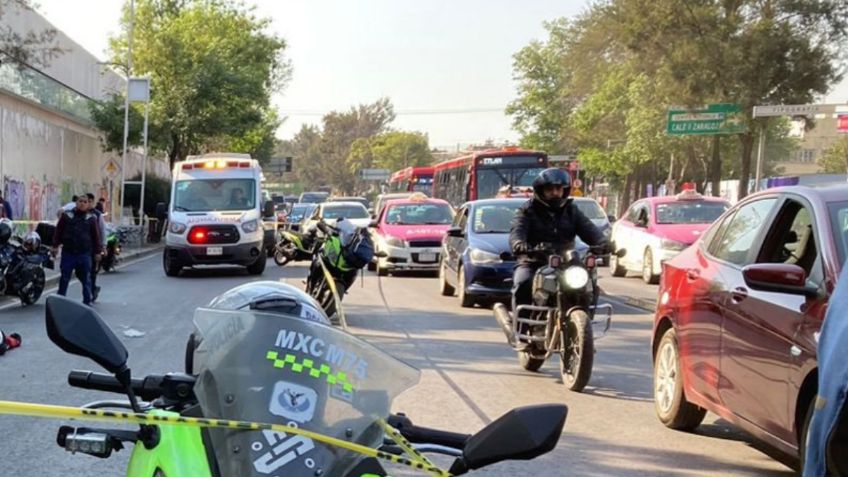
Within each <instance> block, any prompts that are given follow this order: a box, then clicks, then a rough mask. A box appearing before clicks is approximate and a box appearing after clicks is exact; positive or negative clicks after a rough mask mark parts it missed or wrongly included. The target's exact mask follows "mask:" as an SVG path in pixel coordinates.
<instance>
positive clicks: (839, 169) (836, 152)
mask: <svg viewBox="0 0 848 477" xmlns="http://www.w3.org/2000/svg"><path fill="white" fill-rule="evenodd" d="M819 165H820V166H821V167H822V168H823V169H824V171H825V172H827V173H831V174H844V173H846V172H848V136H845V137H841V138H839V141H837V142H836V144H834V145H833V146H831V147H829V148H828V149H827V150H826V151H825V152H824V154H822V157H820V158H819Z"/></svg>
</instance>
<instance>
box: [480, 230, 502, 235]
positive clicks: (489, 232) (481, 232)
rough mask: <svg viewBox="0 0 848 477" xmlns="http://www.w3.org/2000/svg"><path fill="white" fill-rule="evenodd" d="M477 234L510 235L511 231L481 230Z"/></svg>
mask: <svg viewBox="0 0 848 477" xmlns="http://www.w3.org/2000/svg"><path fill="white" fill-rule="evenodd" d="M474 233H475V234H508V233H509V230H481V231H479V232H474Z"/></svg>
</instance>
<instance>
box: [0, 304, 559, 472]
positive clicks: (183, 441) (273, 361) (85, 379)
mask: <svg viewBox="0 0 848 477" xmlns="http://www.w3.org/2000/svg"><path fill="white" fill-rule="evenodd" d="M46 321H47V333H48V336H49V337H50V339H51V341H53V342H54V343H55V344H56V345H58V346H59V347H60V348H62V349H63V350H65V351H67V352H69V353H72V354H76V355H80V356H84V357H88V358H90V359H92V360H94V361H95V362H97V363H98V364H100V365H101V366H103V367H104V368H105V369H106V370H108V371H109V372H110V373H111V374H101V373H94V372H88V371H72V372H71V374H70V375H69V379H68V382H69V384H70V385H72V386H75V387H80V388H85V389H94V390H99V391H105V392H113V393H118V394H126V395H127V397H128V398H129V400H128V401H123V400H110V401H98V402H94V403H91V404H88V405H86V406H83V408H82V409H74V408H70V409H71V410H75V411H76V412H78V413H79V416H80V417H79V418H80V419H83V418H90V419H100V420H110V421H111V422H114V421H121V422H123V423H124V424H126V423H140V426H139V428H138V429H137V430H129V429H103V428H87V427H69V426H63V427H62V428H61V429H60V430H59V435H58V439H57V442H58V444H59V445H60V446H62V447H64V448H65V449H66V450H68V451H71V452H75V453H83V454H89V455H92V456H95V457H100V458H106V457H109V456H110V455H111V454H112V452H115V451H119V450H121V449H122V448H123V447H124V445H129V444H133V445H134V448H133V450H132V456H131V458H130V461H129V465H128V467H127V472H126V475H127V476H131V477H182V476H186V477H187V476H191V477H221V476H251V477H252V476H256V477H259V476H278V477H284V476H285V477H307V476H309V477H314V476H316V475H320V476H323V477H356V476H363V477H364V476H368V477H381V476H386V475H387V474H386V471H385V469H384V467H383V464H384V463H385V464H387V465H402V466H406V467H409V468H412V469H416V470H419V471H421V472H424V473H426V474H428V475H437V476H449V475H461V474H464V473H466V472H468V471H469V470H473V469H478V468H481V467H484V466H487V465H490V464H493V463H496V462H500V461H503V460H507V459H523V460H526V459H532V458H534V457H537V456H539V455H542V454H544V453H546V452H548V451H550V450H551V449H553V448H554V447H555V446H556V443H557V441H558V440H559V437H560V434H561V432H562V428H563V425H564V424H565V419H566V416H567V411H568V410H567V408H566V407H565V406H564V405H560V404H555V405H540V406H529V407H524V408H518V409H514V410H512V411H510V412H508V413H507V414H505V415H504V416H502V417H501V418H499V419H498V420H496V421H494V422H493V423H491V424H489V425H488V426H487V427H486V428H484V429H483V430H481V431H480V432H478V433H477V434H475V435H466V434H460V433H453V432H445V431H439V430H435V429H427V428H423V427H418V426H415V425H413V424H412V422H410V421H409V419H407V418H406V417H405V416H403V415H395V416H392V415H390V412H389V410H390V408H391V402H392V400H393V399H394V398H395V396H397V395H398V394H400V393H401V392H403V391H404V390H406V389H408V388H410V387H411V386H413V385H415V384H416V383H417V382H418V380H419V372H418V370H416V369H414V368H412V367H410V366H409V365H407V364H405V363H403V362H401V361H399V360H397V359H395V358H393V357H392V356H390V355H388V354H386V353H384V352H383V351H380V350H379V349H377V348H376V347H374V346H373V345H371V344H369V343H366V342H365V341H362V340H360V339H358V338H356V337H354V336H352V335H350V334H348V333H345V332H343V331H341V330H338V329H336V328H333V327H330V326H326V325H322V324H320V323H316V322H312V321H308V320H305V319H302V318H300V317H298V316H294V315H291V316H290V315H285V314H279V313H275V314H266V313H261V312H256V311H229V310H226V311H225V310H214V309H205V308H200V309H198V310H197V311H196V312H195V316H194V324H195V328H196V332H197V333H200V334H201V335H202V342H201V344H200V346H199V347H198V348H197V350H196V351H195V369H196V370H197V371H198V374H197V375H189V374H184V373H169V374H165V375H150V376H147V377H145V378H144V379H134V378H132V376H131V372H130V369H129V368H128V367H127V359H128V353H127V350H126V348H124V346H123V344H122V343H121V342H120V340H119V339H118V337H117V336H116V335H115V334H114V333H113V332H112V330H111V329H110V328H109V327H108V326H107V325H106V324H105V323H104V322H103V320H102V319H101V318H100V316H99V315H98V314H97V313H96V312H95V311H94V310H93V309H91V308H89V307H86V306H84V305H81V304H79V303H77V302H74V301H72V300H69V299H67V298H64V297H60V296H51V297H49V298H48V299H47V306H46ZM0 404H4V405H6V404H9V403H2V402H0ZM18 404H19V406H21V407H26V406H31V407H33V408H39V409H41V410H39V411H38V412H36V411H33V412H31V413H29V414H27V415H39V416H43V417H47V416H51V415H50V413H49V412H47V411H44V410H43V409H42V408H48V407H50V406H39V405H29V404H20V403H18ZM64 409H66V410H67V408H64ZM2 412H8V411H2ZM51 417H53V416H51ZM56 417H58V414H57V415H56ZM268 423H272V424H268ZM424 453H439V454H444V455H449V456H452V457H455V460H454V461H453V464H452V466H451V468H450V469H449V470H443V469H440V468H438V467H437V466H435V465H433V463H432V462H430V461H429V459H428V458H427V457H425V456H424Z"/></svg>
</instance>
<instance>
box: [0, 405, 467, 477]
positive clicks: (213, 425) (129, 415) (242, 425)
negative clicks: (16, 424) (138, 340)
mask: <svg viewBox="0 0 848 477" xmlns="http://www.w3.org/2000/svg"><path fill="white" fill-rule="evenodd" d="M0 414H12V415H18V416H30V417H46V418H54V419H70V420H78V421H94V422H112V423H116V424H126V423H134V424H148V425H169V426H184V427H201V428H207V429H240V430H244V431H266V430H267V431H275V432H285V433H288V434H294V435H300V436H303V437H306V438H309V439H312V440H313V441H316V442H321V443H324V444H327V445H331V446H334V447H338V448H341V449H345V450H349V451H351V452H356V453H357V454H361V455H364V456H367V457H373V458H376V459H381V460H384V461H388V462H391V463H393V464H399V465H404V466H407V467H411V468H413V469H416V470H420V471H423V472H425V473H427V474H429V475H432V476H435V477H450V476H451V474H450V473H449V472H448V471H445V470H443V469H441V468H439V467H436V466H434V465H432V464H430V463H429V461H426V459H424V460H420V459H419V457H418V456H420V453H418V452H417V451H416V452H415V454H413V455H412V456H411V457H412V458H411V459H410V458H407V457H404V456H397V455H394V454H389V453H387V452H382V451H379V450H377V449H372V448H371V447H367V446H363V445H360V444H355V443H353V442H348V441H345V440H342V439H337V438H335V437H331V436H327V435H324V434H320V433H317V432H314V431H308V430H306V429H301V428H299V427H289V426H287V425H284V424H267V423H259V422H249V421H232V420H228V419H209V418H199V417H184V416H162V415H148V414H143V413H134V412H122V411H107V410H103V409H84V408H79V407H70V406H56V405H52V404H35V403H28V402H17V401H0ZM389 435H390V436H392V439H395V437H394V435H393V434H389ZM395 440H396V439H395ZM396 441H397V440H396ZM401 447H403V446H401ZM410 447H411V446H410Z"/></svg>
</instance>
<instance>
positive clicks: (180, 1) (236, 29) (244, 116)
mask: <svg viewBox="0 0 848 477" xmlns="http://www.w3.org/2000/svg"><path fill="white" fill-rule="evenodd" d="M269 23H270V20H269V19H266V18H257V17H256V16H255V15H254V10H253V9H251V8H247V7H245V6H244V5H243V4H241V3H233V2H227V1H224V0H137V1H136V9H135V24H134V30H133V74H134V75H145V74H146V75H149V76H150V78H151V84H152V98H151V103H150V121H151V125H153V126H154V127H152V128H151V139H153V141H151V144H152V145H154V146H158V147H161V148H162V150H164V151H165V152H166V153H167V155H168V157H169V159H170V161H171V163H172V164H173V162H175V161H177V160H182V159H185V157H186V156H187V155H188V154H197V153H202V152H207V151H211V150H214V149H220V148H228V149H230V150H231V151H232V152H249V153H252V154H254V155H256V157H257V158H258V159H260V160H265V159H267V158H268V157H269V156H270V154H271V152H272V151H273V143H274V140H273V133H274V131H275V130H276V127H277V126H278V125H279V120H278V118H277V115H276V114H275V112H274V110H273V109H272V107H271V104H270V98H271V94H272V93H274V92H275V91H277V90H279V89H280V88H282V86H283V85H284V84H285V82H286V80H287V79H288V77H289V73H290V68H289V64H288V63H287V62H286V60H285V59H284V57H283V53H284V51H285V48H286V44H285V42H284V41H283V40H282V39H281V38H278V37H277V36H274V35H272V34H269V33H268V32H267V30H268V28H267V27H268V25H269ZM122 25H123V27H124V30H125V31H126V30H127V29H128V26H129V11H128V8H125V10H124V15H123V18H122ZM110 48H111V51H112V57H113V61H114V62H116V63H121V64H123V63H125V58H126V54H127V37H126V35H120V36H116V37H113V38H111V39H110ZM118 105H119V103H117V102H114V101H113V102H112V103H111V104H109V105H107V106H110V107H111V108H112V112H110V113H109V114H104V115H103V117H104V118H106V119H109V121H102V122H101V121H98V122H97V125H98V127H100V128H101V129H103V130H104V131H106V135H107V136H110V135H112V134H113V133H112V131H114V130H115V129H118V130H122V128H123V119H122V114H123V106H122V105H120V107H119V108H117V110H118V111H119V112H120V113H121V122H120V123H119V124H116V123H115V122H114V118H115V116H116V114H115V109H116V107H117V106H118ZM152 131H155V132H156V138H154V137H153V134H152Z"/></svg>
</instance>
